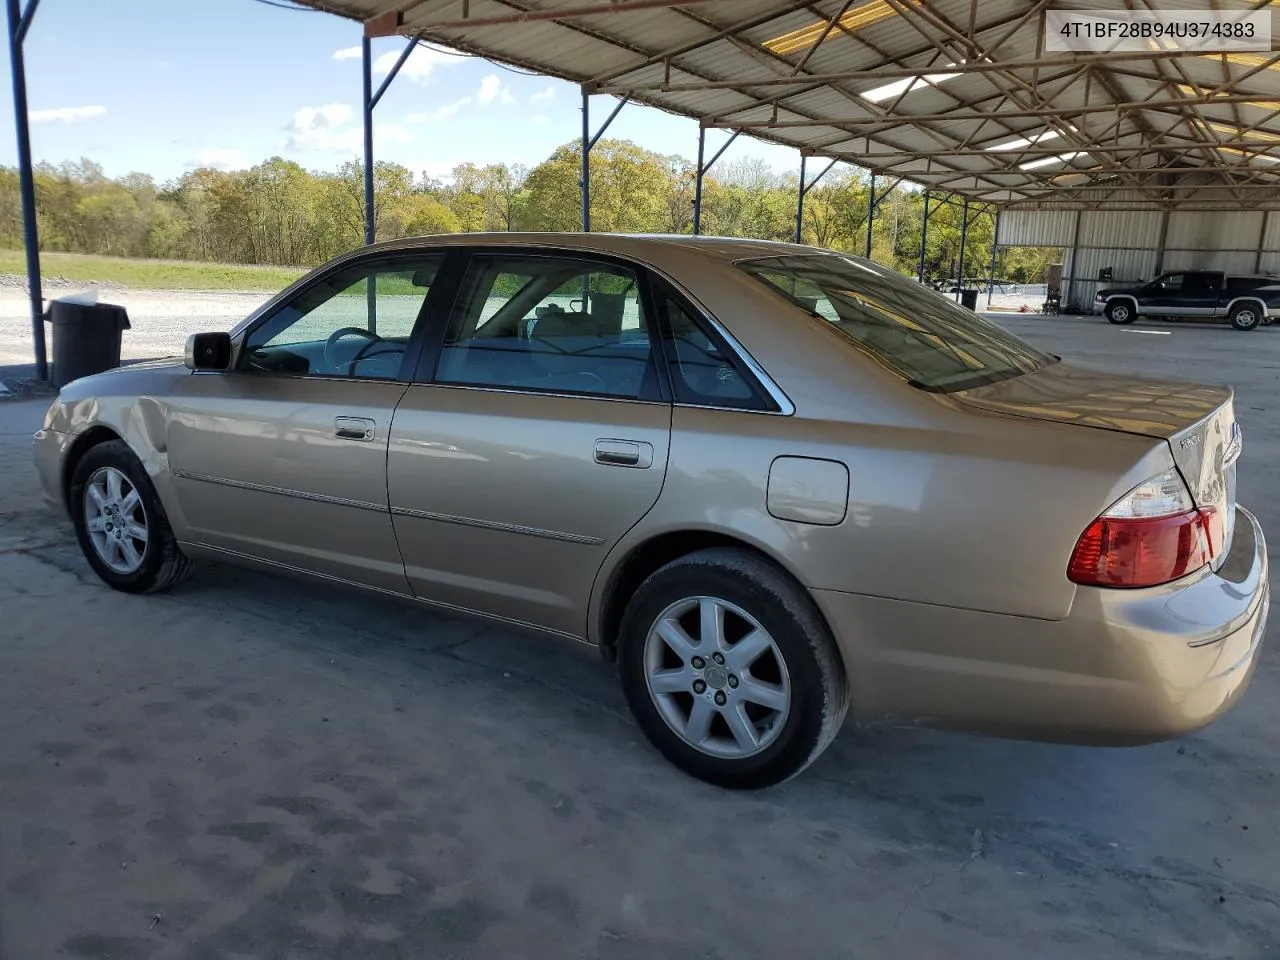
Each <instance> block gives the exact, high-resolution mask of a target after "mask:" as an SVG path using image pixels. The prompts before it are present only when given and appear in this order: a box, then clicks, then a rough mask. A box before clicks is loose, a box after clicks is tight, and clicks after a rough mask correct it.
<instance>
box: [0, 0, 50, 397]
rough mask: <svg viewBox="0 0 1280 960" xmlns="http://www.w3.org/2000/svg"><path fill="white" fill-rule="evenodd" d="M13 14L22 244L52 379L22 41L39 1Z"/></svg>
mask: <svg viewBox="0 0 1280 960" xmlns="http://www.w3.org/2000/svg"><path fill="white" fill-rule="evenodd" d="M6 3H7V7H8V14H9V65H10V67H11V68H12V70H13V120H14V126H15V128H16V129H17V140H18V186H19V190H20V191H21V193H22V242H23V245H24V246H25V247H26V253H27V289H28V291H29V294H30V297H31V343H32V346H33V347H34V348H35V361H36V376H37V377H39V378H40V379H41V380H48V379H49V357H48V354H47V353H46V351H45V340H44V296H43V294H42V292H41V290H40V234H39V230H38V229H37V226H36V182H35V173H34V172H33V169H32V163H31V128H30V125H29V121H28V118H27V66H26V61H25V60H24V58H23V55H22V41H23V39H24V38H25V37H26V34H27V29H28V28H29V27H30V26H31V17H32V15H33V14H34V13H35V11H36V5H37V4H38V3H39V0H29V3H28V5H27V12H26V13H25V14H23V12H22V8H21V6H20V3H19V0H6Z"/></svg>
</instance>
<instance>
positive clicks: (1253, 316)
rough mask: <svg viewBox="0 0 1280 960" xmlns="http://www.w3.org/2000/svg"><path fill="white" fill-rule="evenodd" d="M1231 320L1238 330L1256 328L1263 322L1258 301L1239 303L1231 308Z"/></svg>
mask: <svg viewBox="0 0 1280 960" xmlns="http://www.w3.org/2000/svg"><path fill="white" fill-rule="evenodd" d="M1230 320H1231V325H1232V326H1233V327H1235V328H1236V329H1237V330H1256V329H1257V328H1258V325H1259V324H1261V323H1262V311H1261V310H1259V309H1258V305H1257V304H1256V303H1241V304H1237V305H1236V306H1235V307H1234V308H1232V310H1231V316H1230Z"/></svg>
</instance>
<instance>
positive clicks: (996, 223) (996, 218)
mask: <svg viewBox="0 0 1280 960" xmlns="http://www.w3.org/2000/svg"><path fill="white" fill-rule="evenodd" d="M991 221H992V222H991V276H990V277H988V278H987V309H988V310H990V309H991V295H992V294H993V293H995V290H996V254H997V253H999V252H1000V245H999V244H998V243H997V242H996V241H997V240H998V239H999V238H1000V208H999V207H996V209H995V212H994V213H993V214H992V215H991Z"/></svg>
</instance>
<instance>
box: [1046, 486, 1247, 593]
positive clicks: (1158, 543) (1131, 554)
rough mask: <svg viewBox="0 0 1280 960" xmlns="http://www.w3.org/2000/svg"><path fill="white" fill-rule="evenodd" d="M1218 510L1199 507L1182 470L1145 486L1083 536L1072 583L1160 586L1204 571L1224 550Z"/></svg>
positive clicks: (1069, 568) (1070, 573)
mask: <svg viewBox="0 0 1280 960" xmlns="http://www.w3.org/2000/svg"><path fill="white" fill-rule="evenodd" d="M1222 540H1223V523H1222V517H1221V516H1219V515H1218V512H1217V511H1216V510H1212V509H1204V508H1197V507H1196V505H1195V504H1194V503H1193V502H1192V500H1191V494H1190V493H1189V492H1188V491H1187V487H1186V484H1184V483H1183V482H1182V477H1181V476H1179V475H1178V471H1177V470H1169V471H1166V472H1165V473H1162V474H1160V475H1159V476H1155V477H1152V478H1151V479H1150V480H1147V481H1146V482H1145V483H1140V484H1138V486H1136V487H1134V488H1133V489H1132V490H1130V491H1129V492H1128V493H1127V494H1125V495H1124V496H1123V497H1121V498H1120V499H1119V500H1117V501H1116V502H1115V503H1113V504H1112V505H1111V506H1110V507H1108V508H1107V510H1106V512H1105V513H1103V514H1102V516H1100V517H1098V519H1097V520H1095V521H1093V523H1091V524H1089V527H1088V529H1086V530H1085V532H1084V533H1083V534H1081V535H1080V540H1079V541H1078V542H1077V543H1076V548H1075V551H1074V552H1073V553H1072V554H1071V562H1070V563H1069V564H1068V565H1067V578H1068V579H1070V580H1071V581H1072V582H1073V583H1079V584H1083V585H1086V586H1092V587H1154V586H1158V585H1159V584H1162V583H1168V582H1169V581H1171V580H1177V579H1178V578H1179V577H1184V576H1186V575H1187V574H1188V573H1193V572H1194V571H1196V570H1199V569H1200V568H1201V567H1203V566H1204V565H1205V564H1207V563H1208V562H1209V561H1210V560H1212V559H1213V557H1214V555H1215V553H1216V551H1218V550H1220V549H1221V548H1222Z"/></svg>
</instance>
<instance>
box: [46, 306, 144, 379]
mask: <svg viewBox="0 0 1280 960" xmlns="http://www.w3.org/2000/svg"><path fill="white" fill-rule="evenodd" d="M45 317H46V319H48V321H49V323H50V324H52V325H53V385H54V386H55V387H57V388H58V389H59V390H61V389H62V388H63V387H65V386H66V385H67V384H68V383H70V382H71V381H72V380H79V379H80V378H81V377H87V376H89V375H90V374H93V373H101V372H102V371H104V370H111V369H113V368H114V367H118V366H120V337H121V335H122V334H123V333H124V331H125V330H128V329H129V314H128V313H127V312H126V311H125V309H124V307H118V306H116V305H115V304H111V303H92V304H90V303H74V302H71V301H67V300H55V301H53V303H51V304H49V310H48V312H47V313H46V314H45Z"/></svg>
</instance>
